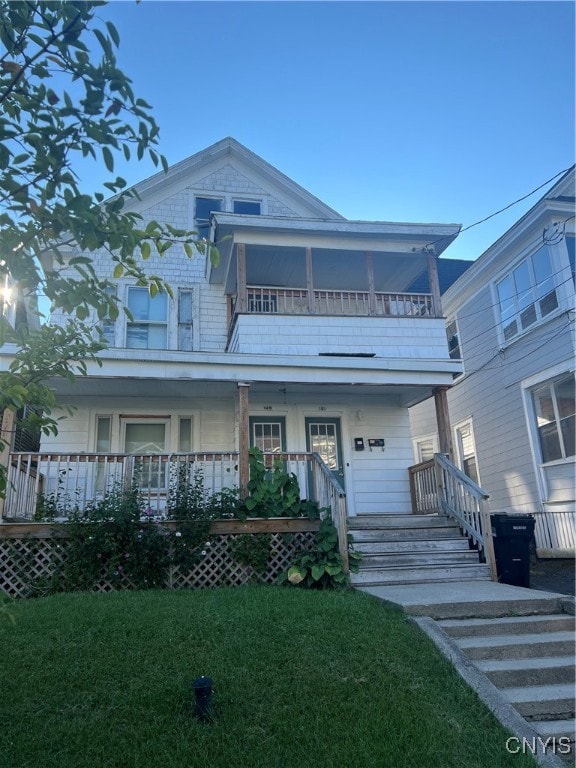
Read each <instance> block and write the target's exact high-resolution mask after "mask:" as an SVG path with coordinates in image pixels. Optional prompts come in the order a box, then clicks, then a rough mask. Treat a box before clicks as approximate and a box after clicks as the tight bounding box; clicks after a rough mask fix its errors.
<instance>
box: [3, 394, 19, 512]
mask: <svg viewBox="0 0 576 768" xmlns="http://www.w3.org/2000/svg"><path fill="white" fill-rule="evenodd" d="M15 422H16V412H15V411H12V410H11V409H10V408H4V411H3V412H2V425H1V426H0V442H2V444H3V445H2V448H1V450H0V467H3V468H4V469H5V470H6V480H8V473H9V471H10V451H11V449H12V438H13V435H14V424H15ZM3 515H4V498H3V497H1V496H0V521H2V518H3Z"/></svg>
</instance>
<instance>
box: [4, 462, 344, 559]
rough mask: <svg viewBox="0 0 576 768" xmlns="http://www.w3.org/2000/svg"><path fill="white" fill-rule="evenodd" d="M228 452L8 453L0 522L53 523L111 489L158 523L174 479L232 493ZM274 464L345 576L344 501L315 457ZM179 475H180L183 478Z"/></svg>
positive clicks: (233, 471)
mask: <svg viewBox="0 0 576 768" xmlns="http://www.w3.org/2000/svg"><path fill="white" fill-rule="evenodd" d="M238 459H239V454H238V453H237V452H235V451H229V452H222V453H218V452H214V453H170V454H144V455H129V454H123V453H115V454H105V453H74V454H72V453H68V454H58V453H11V454H10V463H9V467H8V488H7V494H6V500H5V504H4V511H3V519H2V522H5V523H10V522H14V521H16V520H33V519H35V518H37V517H40V516H42V514H44V515H46V514H47V513H48V514H49V515H50V516H51V517H54V516H55V517H56V519H62V518H64V519H65V518H66V517H68V516H69V515H70V514H72V513H74V512H78V511H79V512H82V511H83V510H85V509H86V507H87V506H88V505H89V504H90V503H93V502H94V501H97V500H98V499H101V498H102V497H103V495H104V494H105V493H106V492H107V491H110V490H112V489H114V488H119V487H120V488H122V487H131V486H133V485H135V486H136V487H137V488H138V489H139V492H140V496H141V498H142V499H143V502H144V504H145V505H146V506H147V507H148V510H147V511H149V513H151V514H153V515H155V516H159V517H162V516H163V515H164V514H165V512H166V509H167V507H168V506H169V503H170V494H171V493H173V492H174V490H175V488H176V486H177V484H178V481H179V478H180V477H184V478H185V479H186V481H188V482H190V483H193V482H194V479H195V478H196V477H198V478H201V481H202V488H203V490H204V493H205V494H206V495H207V496H210V495H212V494H214V493H217V492H219V491H221V490H223V489H225V488H235V487H238ZM277 460H280V461H281V462H282V463H283V465H284V468H285V470H286V472H288V473H289V474H291V473H293V474H294V475H296V477H297V479H298V484H299V486H300V495H301V497H302V498H307V499H311V500H314V501H317V502H318V503H319V505H320V506H321V507H327V508H328V509H329V510H330V515H331V517H332V519H333V521H334V524H335V525H336V528H337V530H338V536H339V546H340V552H341V554H342V557H343V558H344V562H345V564H346V570H347V568H348V566H347V563H348V538H347V530H346V494H345V493H344V490H343V489H342V488H341V487H340V485H339V484H338V482H337V481H336V480H335V479H334V477H333V475H332V473H331V472H330V470H329V469H328V467H327V466H326V465H325V464H324V463H323V462H322V460H321V458H320V456H318V454H315V453H310V452H307V451H304V452H283V453H266V454H264V461H265V463H266V465H267V466H272V465H273V463H274V462H275V461H277ZM181 473H184V474H183V475H182V474H181Z"/></svg>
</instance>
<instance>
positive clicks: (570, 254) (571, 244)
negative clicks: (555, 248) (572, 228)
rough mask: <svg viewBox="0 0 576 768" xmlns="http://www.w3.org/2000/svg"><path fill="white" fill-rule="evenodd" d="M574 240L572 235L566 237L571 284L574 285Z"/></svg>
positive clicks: (575, 275) (575, 273) (575, 276)
mask: <svg viewBox="0 0 576 768" xmlns="http://www.w3.org/2000/svg"><path fill="white" fill-rule="evenodd" d="M574 239H575V238H574V235H566V249H567V251H568V261H569V262H570V271H571V272H572V282H573V283H574V284H576V271H575V268H574Z"/></svg>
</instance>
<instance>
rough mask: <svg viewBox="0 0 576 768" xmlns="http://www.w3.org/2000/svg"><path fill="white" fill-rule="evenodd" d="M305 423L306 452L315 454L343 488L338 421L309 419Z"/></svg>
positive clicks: (342, 464)
mask: <svg viewBox="0 0 576 768" xmlns="http://www.w3.org/2000/svg"><path fill="white" fill-rule="evenodd" d="M305 422H306V450H307V451H311V452H312V453H317V454H318V455H319V456H320V458H321V459H322V461H323V462H324V464H326V466H327V467H328V468H329V469H330V471H331V472H332V475H333V477H334V479H335V480H337V481H338V483H339V484H340V485H341V486H342V488H344V463H343V461H342V438H341V430H340V419H317V418H315V417H309V418H307V419H306V420H305Z"/></svg>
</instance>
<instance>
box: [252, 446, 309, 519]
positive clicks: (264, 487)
mask: <svg viewBox="0 0 576 768" xmlns="http://www.w3.org/2000/svg"><path fill="white" fill-rule="evenodd" d="M249 467H250V480H249V482H248V497H247V498H246V499H244V501H243V502H242V503H241V504H240V506H239V507H238V510H237V516H238V517H240V518H242V519H245V518H246V517H248V516H250V517H304V516H306V517H308V518H309V519H310V520H316V519H317V518H318V517H320V514H321V512H322V510H321V509H320V508H319V506H318V504H317V502H315V501H311V500H303V499H301V498H300V486H299V484H298V478H297V477H296V475H295V474H294V473H293V472H292V473H290V474H289V473H288V472H286V469H285V467H284V464H283V462H282V460H281V459H277V460H276V461H274V464H273V465H272V467H267V466H266V465H265V463H264V454H263V453H262V451H261V450H260V449H259V448H251V449H250V451H249Z"/></svg>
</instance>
